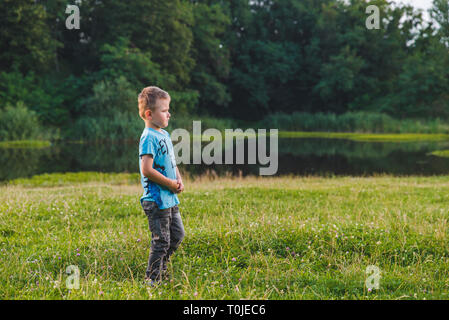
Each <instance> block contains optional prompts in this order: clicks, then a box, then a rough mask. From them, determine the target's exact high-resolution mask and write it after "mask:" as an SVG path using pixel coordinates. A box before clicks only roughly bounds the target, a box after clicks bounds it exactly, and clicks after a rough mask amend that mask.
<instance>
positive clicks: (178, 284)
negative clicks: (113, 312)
mask: <svg viewBox="0 0 449 320" xmlns="http://www.w3.org/2000/svg"><path fill="white" fill-rule="evenodd" d="M138 183H139V180H138V176H137V175H134V174H133V175H129V174H100V173H80V174H52V175H45V176H38V177H35V178H33V179H21V180H16V181H14V182H13V183H10V184H7V185H3V186H0V298H1V299H241V298H245V299H246V298H249V299H448V298H449V246H448V233H449V225H448V219H449V216H448V207H449V193H448V188H449V177H448V176H440V177H401V178H397V177H389V176H381V177H371V178H353V177H339V178H320V177H304V178H299V177H281V178H259V177H248V178H240V179H239V178H231V177H223V178H218V180H214V179H210V178H209V177H200V178H197V179H195V180H190V181H189V180H188V181H185V185H186V191H185V192H184V193H183V194H181V195H180V200H181V205H180V209H181V214H182V217H183V221H184V226H185V229H186V238H185V239H184V242H183V244H181V247H180V248H179V250H178V251H177V252H176V253H175V255H174V257H173V261H172V264H171V265H170V267H169V269H170V270H171V272H172V275H173V276H172V280H171V281H167V282H165V283H164V284H163V285H161V286H159V287H157V288H147V287H146V286H145V285H144V284H143V281H142V280H143V276H144V271H145V267H146V263H147V258H148V252H149V241H150V238H149V232H148V226H147V220H146V217H145V215H144V213H143V211H142V209H141V207H140V205H139V201H138V199H139V196H140V194H141V192H142V191H141V187H140V185H139V184H138ZM69 265H76V266H77V267H78V268H79V270H80V288H79V289H78V290H76V289H72V290H68V289H67V288H66V280H67V274H65V271H66V268H67V266H69ZM369 265H374V266H377V267H378V268H379V269H380V272H381V274H380V276H381V278H380V281H379V289H378V290H376V289H373V290H371V291H370V290H368V289H367V288H366V286H365V281H366V279H367V274H366V268H367V267H368V266H369Z"/></svg>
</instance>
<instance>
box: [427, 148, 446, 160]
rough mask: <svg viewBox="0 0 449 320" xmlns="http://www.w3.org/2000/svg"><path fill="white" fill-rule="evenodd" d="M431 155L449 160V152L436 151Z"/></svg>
mask: <svg viewBox="0 0 449 320" xmlns="http://www.w3.org/2000/svg"><path fill="white" fill-rule="evenodd" d="M429 155H433V156H437V157H442V158H449V150H436V151H433V152H430V153H429Z"/></svg>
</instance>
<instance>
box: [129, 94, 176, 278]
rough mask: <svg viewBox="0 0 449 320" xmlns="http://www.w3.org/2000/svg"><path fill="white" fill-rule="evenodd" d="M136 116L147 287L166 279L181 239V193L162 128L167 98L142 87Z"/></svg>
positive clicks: (171, 150)
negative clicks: (147, 236) (147, 241)
mask: <svg viewBox="0 0 449 320" xmlns="http://www.w3.org/2000/svg"><path fill="white" fill-rule="evenodd" d="M138 103H139V115H140V117H141V118H142V119H143V120H144V121H145V129H144V130H143V132H142V136H141V137H140V144H139V158H140V161H139V168H140V175H141V183H142V187H143V195H142V197H141V198H140V202H141V205H142V208H143V210H144V211H145V214H146V215H147V217H148V222H149V227H150V231H151V238H152V240H151V249H150V256H149V259H148V267H147V270H146V276H145V280H146V282H147V283H148V284H150V285H151V286H153V285H155V283H159V282H160V281H161V280H162V277H163V276H166V272H167V263H168V261H169V259H170V256H171V255H172V254H173V252H174V251H175V250H176V249H177V248H178V246H179V245H180V244H181V241H182V240H183V238H184V226H183V224H182V220H181V215H180V213H179V208H178V204H179V200H178V196H177V193H180V192H182V191H183V190H184V185H183V183H182V179H181V175H180V174H179V170H178V168H177V166H176V160H175V156H174V152H173V144H172V142H171V140H170V135H169V134H168V132H167V131H165V130H163V129H162V128H165V127H167V125H168V121H169V119H170V113H169V107H170V106H169V105H170V96H169V94H168V93H167V92H165V91H164V90H162V89H160V88H158V87H146V88H144V89H143V90H142V92H141V93H140V94H139V97H138Z"/></svg>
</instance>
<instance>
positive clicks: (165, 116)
mask: <svg viewBox="0 0 449 320" xmlns="http://www.w3.org/2000/svg"><path fill="white" fill-rule="evenodd" d="M169 109H170V98H168V99H158V100H157V102H156V108H155V109H154V111H151V113H150V121H151V123H152V124H153V125H154V126H156V127H159V128H165V127H166V126H168V120H169V119H170V112H168V110H169Z"/></svg>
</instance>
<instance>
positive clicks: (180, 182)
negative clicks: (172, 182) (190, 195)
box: [176, 167, 184, 192]
mask: <svg viewBox="0 0 449 320" xmlns="http://www.w3.org/2000/svg"><path fill="white" fill-rule="evenodd" d="M176 181H177V182H178V190H177V191H178V192H183V191H184V184H183V183H182V178H181V173H179V170H178V167H176Z"/></svg>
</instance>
